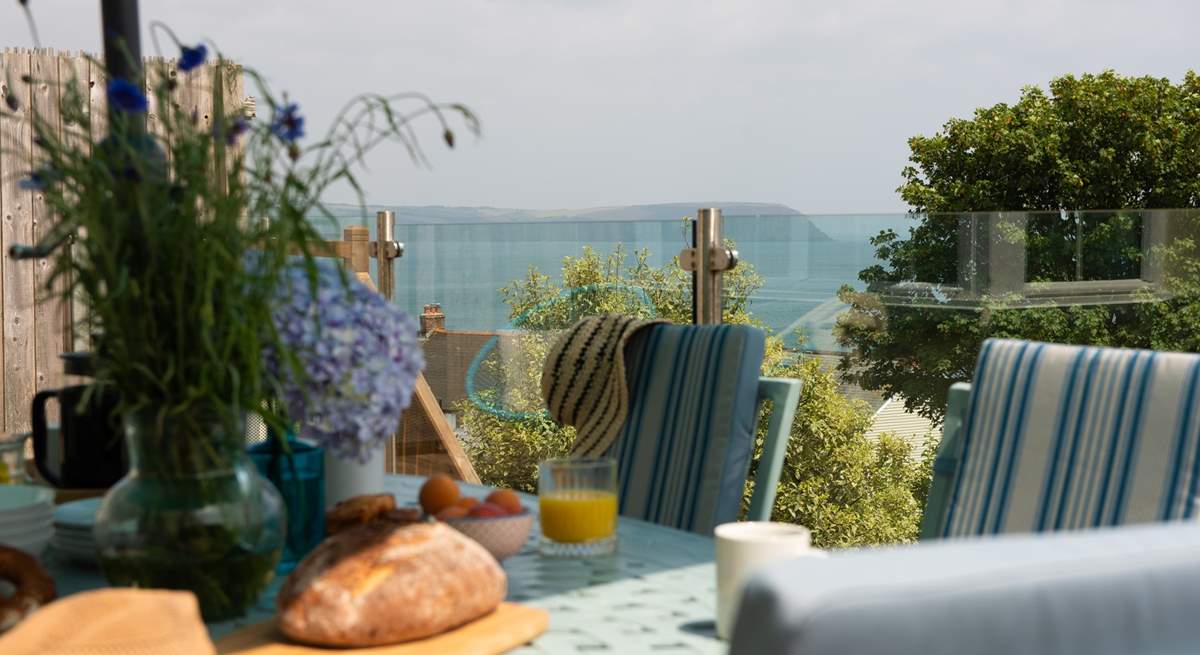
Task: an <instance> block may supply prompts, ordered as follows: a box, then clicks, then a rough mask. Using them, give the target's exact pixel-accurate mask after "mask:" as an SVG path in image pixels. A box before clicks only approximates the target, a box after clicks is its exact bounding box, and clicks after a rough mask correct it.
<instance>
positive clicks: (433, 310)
mask: <svg viewBox="0 0 1200 655" xmlns="http://www.w3.org/2000/svg"><path fill="white" fill-rule="evenodd" d="M436 330H441V331H442V332H445V331H446V315H445V314H443V313H442V306H441V305H439V304H437V303H432V304H429V305H425V309H424V311H422V312H421V332H420V335H421V336H422V337H427V336H429V333H430V332H434V331H436Z"/></svg>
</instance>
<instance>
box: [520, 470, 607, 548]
mask: <svg viewBox="0 0 1200 655" xmlns="http://www.w3.org/2000/svg"><path fill="white" fill-rule="evenodd" d="M538 512H539V514H540V522H541V525H542V539H541V545H540V549H541V552H542V553H543V554H545V555H554V556H559V557H591V556H595V555H607V554H609V553H612V552H613V551H614V550H616V547H617V462H616V460H613V459H610V458H607V457H599V458H579V459H551V460H547V461H545V462H542V463H541V464H540V465H538Z"/></svg>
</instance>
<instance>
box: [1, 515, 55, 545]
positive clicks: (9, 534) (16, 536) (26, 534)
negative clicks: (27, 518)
mask: <svg viewBox="0 0 1200 655" xmlns="http://www.w3.org/2000/svg"><path fill="white" fill-rule="evenodd" d="M43 534H54V526H53V525H51V524H50V521H44V522H42V523H31V524H29V525H19V526H13V527H11V528H0V544H2V543H5V542H7V541H22V540H24V539H27V538H30V537H39V536H41V535H43Z"/></svg>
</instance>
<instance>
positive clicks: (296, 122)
mask: <svg viewBox="0 0 1200 655" xmlns="http://www.w3.org/2000/svg"><path fill="white" fill-rule="evenodd" d="M299 112H300V105H297V104H296V103H294V102H289V103H288V104H286V105H284V106H283V107H277V108H276V109H275V115H274V116H273V117H272V118H271V131H272V132H274V133H275V136H277V137H279V138H280V139H283V140H284V141H287V142H288V143H292V142H294V141H295V140H296V139H299V138H300V137H302V136H304V117H303V116H301V115H300V113H299Z"/></svg>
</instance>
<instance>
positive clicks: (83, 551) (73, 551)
mask: <svg viewBox="0 0 1200 655" xmlns="http://www.w3.org/2000/svg"><path fill="white" fill-rule="evenodd" d="M50 546H53V547H54V549H55V551H58V552H60V553H66V554H68V555H82V557H90V558H95V557H96V548H95V547H91V546H68V545H66V543H59V542H58V541H50Z"/></svg>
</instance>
